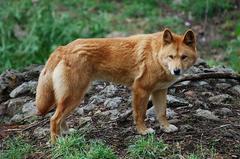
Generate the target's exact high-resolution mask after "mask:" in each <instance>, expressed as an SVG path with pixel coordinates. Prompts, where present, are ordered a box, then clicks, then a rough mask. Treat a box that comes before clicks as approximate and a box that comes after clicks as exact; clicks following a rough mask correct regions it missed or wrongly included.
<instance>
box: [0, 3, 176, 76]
mask: <svg viewBox="0 0 240 159" xmlns="http://www.w3.org/2000/svg"><path fill="white" fill-rule="evenodd" d="M0 3H1V7H2V9H1V10H0V37H1V38H0V44H1V45H0V61H1V62H0V72H2V71H3V70H5V69H7V68H21V67H24V66H26V65H29V64H32V63H43V62H44V61H45V60H46V59H47V58H48V55H49V54H50V53H51V52H52V51H53V50H54V49H55V48H56V47H57V46H59V45H65V44H67V43H69V42H71V41H72V40H75V39H77V38H89V37H91V38H92V37H104V36H105V35H106V34H108V33H110V32H112V31H123V32H129V33H131V34H133V33H139V32H142V31H144V32H155V31H159V30H161V29H162V28H164V27H166V25H167V26H168V27H171V26H176V22H175V20H171V18H168V19H170V21H169V20H168V21H164V20H161V19H163V18H161V9H160V6H159V4H158V1H156V0H150V1H148V2H146V1H143V0H141V1H137V0H132V1H130V0H124V1H123V2H121V3H120V2H118V1H107V0H103V1H98V0H91V1H89V0H72V1H66V0H63V1H62V0H52V1H48V0H36V1H35V0H34V1H33V0H23V1H19V0H11V1H1V2H0ZM162 21H163V23H162ZM177 24H179V23H178V22H177ZM179 26H180V25H179ZM141 30H142V31H141Z"/></svg>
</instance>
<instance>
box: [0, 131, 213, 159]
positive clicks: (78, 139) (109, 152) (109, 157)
mask: <svg viewBox="0 0 240 159" xmlns="http://www.w3.org/2000/svg"><path fill="white" fill-rule="evenodd" d="M175 144H176V143H172V144H165V143H164V141H163V140H162V139H159V138H158V137H156V136H155V135H147V136H140V137H138V138H137V139H134V141H130V142H129V143H128V147H127V148H126V152H127V154H126V156H125V157H124V158H126V159H145V158H146V159H155V158H169V159H175V158H179V156H184V157H185V158H186V159H202V158H214V157H215V156H216V154H217V153H216V150H215V149H214V146H212V148H210V149H208V148H207V147H206V146H203V145H201V144H200V145H198V146H197V147H196V150H194V148H193V151H190V152H189V153H188V154H186V153H185V152H183V154H182V152H181V151H177V150H176V148H174V146H173V145H175ZM3 146H4V150H1V151H0V159H22V158H28V157H36V156H34V155H35V153H36V154H37V152H41V154H43V155H44V157H46V156H48V157H51V158H52V159H102V158H104V159H118V158H119V156H117V155H116V152H115V151H114V150H113V149H112V148H111V147H110V145H109V144H106V143H105V142H104V141H101V140H86V138H85V137H84V135H82V134H81V133H80V132H74V133H72V134H69V135H67V136H66V137H60V138H58V139H57V142H56V144H54V145H52V146H51V147H50V148H46V147H45V146H44V147H45V148H42V147H39V146H33V145H31V144H29V142H28V140H26V139H23V138H21V137H15V138H9V139H7V140H5V141H4V143H3Z"/></svg>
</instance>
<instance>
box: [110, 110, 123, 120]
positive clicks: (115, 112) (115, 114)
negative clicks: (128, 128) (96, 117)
mask: <svg viewBox="0 0 240 159" xmlns="http://www.w3.org/2000/svg"><path fill="white" fill-rule="evenodd" d="M108 111H109V112H110V120H116V119H117V118H118V116H119V114H120V113H119V111H118V110H117V109H114V110H108Z"/></svg>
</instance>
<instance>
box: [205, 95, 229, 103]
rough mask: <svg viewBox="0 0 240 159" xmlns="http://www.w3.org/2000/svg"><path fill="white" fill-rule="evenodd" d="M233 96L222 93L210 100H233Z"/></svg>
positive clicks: (220, 101)
mask: <svg viewBox="0 0 240 159" xmlns="http://www.w3.org/2000/svg"><path fill="white" fill-rule="evenodd" d="M232 99H233V98H232V96H230V95H228V94H220V95H216V96H213V97H210V98H208V100H209V101H210V102H212V103H218V104H220V103H225V102H226V101H228V100H232Z"/></svg>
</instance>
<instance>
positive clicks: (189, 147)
mask: <svg viewBox="0 0 240 159" xmlns="http://www.w3.org/2000/svg"><path fill="white" fill-rule="evenodd" d="M41 69H42V66H30V67H28V68H26V69H25V70H23V71H21V72H19V71H14V70H10V71H6V72H4V73H2V74H1V75H0V124H1V127H0V141H1V143H2V144H0V150H1V149H4V140H5V139H6V138H8V137H9V136H14V135H18V134H21V135H22V136H24V137H25V138H28V139H29V140H30V141H31V142H32V143H33V144H34V145H35V146H41V147H42V148H43V150H46V151H43V152H39V153H38V154H35V157H33V158H36V156H41V157H43V158H46V157H47V156H48V151H47V150H48V144H47V142H48V140H49V137H50V135H49V118H50V116H51V115H52V114H53V112H50V113H49V114H48V115H46V116H45V117H36V116H35V113H36V108H35V103H34V101H35V99H34V96H35V89H36V85H37V79H38V75H39V72H40V70H41ZM204 72H212V73H214V72H233V71H232V70H231V69H228V68H222V67H221V68H220V67H218V68H209V67H208V66H207V65H206V63H205V62H204V61H201V60H199V62H198V63H197V64H196V65H195V66H194V67H192V68H191V69H190V70H189V72H188V74H197V73H204ZM129 111H131V93H130V90H129V89H128V88H126V87H124V86H121V85H114V84H112V83H109V82H105V81H95V82H93V84H92V88H91V89H90V90H89V92H88V93H87V95H86V97H85V99H84V101H83V102H82V103H81V105H80V107H78V108H77V109H76V111H75V112H74V113H73V114H72V115H71V116H69V118H68V124H69V125H70V128H71V129H70V130H71V131H74V130H80V131H82V132H84V133H85V135H86V138H88V139H90V138H91V139H103V140H104V141H106V143H107V144H109V145H111V146H112V147H113V148H114V150H115V151H116V152H118V155H119V156H120V157H122V158H124V156H125V155H126V148H127V146H128V143H129V141H131V140H132V139H134V138H136V136H138V135H137V134H136V131H135V128H134V125H133V121H132V116H129V117H127V118H126V119H125V120H121V121H119V120H118V119H119V118H120V117H122V116H124V114H126V113H127V112H129ZM167 112H168V117H169V120H170V122H171V123H174V124H175V125H176V126H177V127H178V128H179V131H178V132H175V133H170V134H166V133H164V132H162V131H161V130H160V128H159V125H158V122H157V121H156V120H155V113H154V108H153V107H151V108H149V109H148V111H147V119H146V120H147V123H148V125H151V126H152V127H153V128H155V129H156V130H157V131H156V135H157V136H158V137H161V138H162V139H163V140H164V141H165V142H166V143H168V144H169V145H170V147H171V149H172V151H173V152H176V151H177V152H179V153H181V154H183V155H184V154H187V153H189V152H195V151H197V150H198V149H199V146H201V147H202V148H206V151H207V149H211V148H214V149H215V151H216V153H217V154H219V155H220V156H223V157H224V158H239V157H240V155H239V154H240V83H239V81H237V80H233V79H206V80H201V81H183V82H181V83H178V84H175V85H174V86H172V87H171V88H170V89H169V93H168V111H167ZM209 153H210V152H209ZM44 156H45V157H44Z"/></svg>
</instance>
